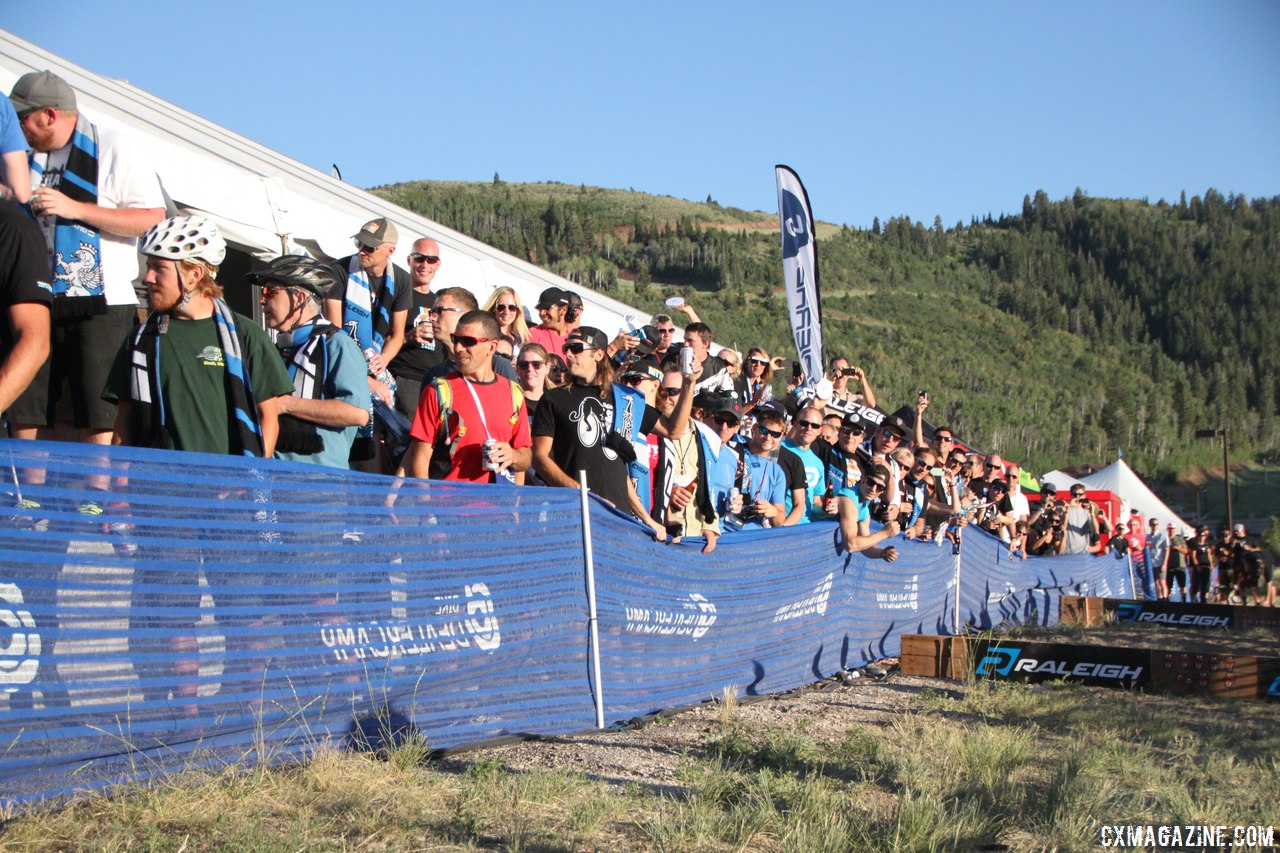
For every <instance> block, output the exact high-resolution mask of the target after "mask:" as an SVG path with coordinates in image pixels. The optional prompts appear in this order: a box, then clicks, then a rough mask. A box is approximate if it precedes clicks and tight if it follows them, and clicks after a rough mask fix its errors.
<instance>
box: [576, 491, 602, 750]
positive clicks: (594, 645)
mask: <svg viewBox="0 0 1280 853" xmlns="http://www.w3.org/2000/svg"><path fill="white" fill-rule="evenodd" d="M578 483H579V484H580V486H581V489H580V492H579V494H580V495H581V497H582V553H583V557H584V558H585V561H586V567H587V627H588V629H589V630H590V632H591V675H592V678H593V679H594V680H595V686H596V689H595V690H594V691H593V692H594V694H595V695H594V697H593V699H594V700H595V705H596V728H597V729H603V728H604V685H603V684H602V683H601V682H600V626H599V622H598V620H597V618H596V566H595V558H594V556H593V555H592V552H591V512H590V503H589V498H588V497H587V494H588V492H587V472H586V471H579V472H578Z"/></svg>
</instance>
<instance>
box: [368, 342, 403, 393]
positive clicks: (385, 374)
mask: <svg viewBox="0 0 1280 853" xmlns="http://www.w3.org/2000/svg"><path fill="white" fill-rule="evenodd" d="M377 354H378V352H377V350H375V349H374V348H373V347H369V348H368V349H367V350H365V351H364V360H365V363H366V364H367V363H368V362H370V361H372V360H373V357H374V356H375V355H377ZM369 375H370V376H372V377H373V378H374V379H376V380H378V381H379V382H381V383H382V384H383V385H386V386H387V387H388V388H390V389H391V391H392V393H395V390H396V378H395V377H394V376H392V375H391V371H390V370H388V369H387V368H385V367H384V368H382V372H381V373H377V374H375V373H374V372H373V368H369Z"/></svg>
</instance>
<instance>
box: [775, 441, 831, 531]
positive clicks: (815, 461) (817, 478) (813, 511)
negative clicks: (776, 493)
mask: <svg viewBox="0 0 1280 853" xmlns="http://www.w3.org/2000/svg"><path fill="white" fill-rule="evenodd" d="M782 446H783V447H785V448H787V450H790V451H791V452H792V453H794V454H795V455H796V456H799V457H800V463H801V464H802V465H804V479H805V483H806V485H807V487H808V488H807V491H806V494H805V513H804V515H802V516H800V521H798V522H797V524H808V523H809V521H810V518H811V517H812V518H817V519H825V518H828V517H829V516H828V515H827V514H826V513H825V512H823V511H822V493H823V492H825V491H826V488H827V473H826V467H825V466H824V465H823V464H822V460H821V459H819V458H818V454H816V453H814V452H813V451H812V450H801V449H800V448H799V447H797V446H796V445H794V444H792V443H791V439H789V438H784V439H783V440H782ZM786 505H787V515H790V514H791V510H792V508H793V507H794V506H795V504H794V503H792V501H791V493H790V492H787V502H786Z"/></svg>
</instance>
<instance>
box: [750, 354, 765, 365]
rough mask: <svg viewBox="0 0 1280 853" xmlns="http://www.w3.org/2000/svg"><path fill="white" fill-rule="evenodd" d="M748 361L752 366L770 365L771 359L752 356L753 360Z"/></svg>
mask: <svg viewBox="0 0 1280 853" xmlns="http://www.w3.org/2000/svg"><path fill="white" fill-rule="evenodd" d="M747 361H749V362H751V363H752V364H768V363H769V359H767V358H760V357H758V356H754V355H753V356H751V358H749V359H747Z"/></svg>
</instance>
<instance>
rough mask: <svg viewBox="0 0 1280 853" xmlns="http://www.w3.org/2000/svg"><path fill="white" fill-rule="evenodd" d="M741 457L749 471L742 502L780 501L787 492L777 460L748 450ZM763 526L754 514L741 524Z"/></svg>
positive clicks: (748, 526) (762, 521)
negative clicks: (747, 483)
mask: <svg viewBox="0 0 1280 853" xmlns="http://www.w3.org/2000/svg"><path fill="white" fill-rule="evenodd" d="M744 450H745V448H744ZM743 459H745V460H746V463H747V468H748V470H750V471H751V491H750V493H748V494H744V495H743V496H742V501H743V503H744V504H753V503H755V502H756V501H759V500H764V501H768V502H769V503H772V504H780V503H782V502H783V499H784V498H785V497H786V494H787V475H786V474H785V473H783V471H782V466H781V465H779V464H778V460H776V459H770V458H769V457H768V456H757V455H756V454H754V453H752V452H751V451H750V450H746V452H745V453H744V454H743ZM763 526H764V519H763V518H760V517H759V516H754V517H752V518H751V519H750V520H749V521H747V523H746V524H745V525H743V528H744V529H746V528H750V527H754V528H761V527H763ZM732 529H733V528H731V527H730V528H726V529H725V532H726V533H728V532H730V531H731V530H732Z"/></svg>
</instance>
